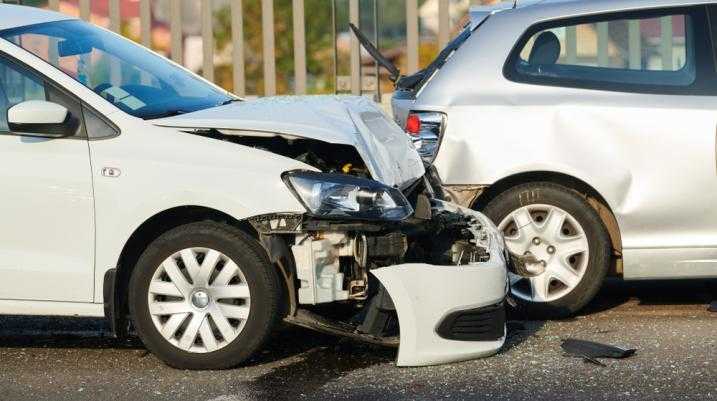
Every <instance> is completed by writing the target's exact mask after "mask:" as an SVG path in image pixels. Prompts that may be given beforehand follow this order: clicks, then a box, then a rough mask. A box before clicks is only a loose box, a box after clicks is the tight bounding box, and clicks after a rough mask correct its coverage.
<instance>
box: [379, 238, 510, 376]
mask: <svg viewBox="0 0 717 401" xmlns="http://www.w3.org/2000/svg"><path fill="white" fill-rule="evenodd" d="M372 273H373V274H374V275H375V276H376V277H377V278H378V279H379V281H381V284H383V286H384V287H385V288H386V290H387V291H388V293H389V295H390V296H391V299H392V300H393V303H394V305H395V307H396V312H397V313H398V322H399V326H400V330H401V334H400V345H399V351H398V360H397V365H398V366H426V365H437V364H443V363H450V362H459V361H465V360H470V359H476V358H482V357H486V356H490V355H493V354H495V353H496V352H498V350H499V349H500V348H501V347H502V346H503V344H504V343H505V336H506V331H505V311H504V309H503V301H504V300H505V297H506V295H507V293H508V284H507V270H506V262H505V258H504V256H503V253H502V252H500V250H499V249H498V247H496V248H495V249H494V250H493V251H492V252H491V260H490V261H489V262H486V263H476V264H471V265H464V266H433V265H428V264H405V265H397V266H389V267H385V268H381V269H376V270H373V271H372Z"/></svg>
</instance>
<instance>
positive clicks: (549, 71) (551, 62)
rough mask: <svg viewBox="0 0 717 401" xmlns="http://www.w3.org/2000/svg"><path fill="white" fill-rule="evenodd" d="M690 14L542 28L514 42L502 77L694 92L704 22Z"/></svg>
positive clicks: (595, 20)
mask: <svg viewBox="0 0 717 401" xmlns="http://www.w3.org/2000/svg"><path fill="white" fill-rule="evenodd" d="M693 11H694V10H689V9H688V10H685V9H680V10H677V11H673V12H670V11H665V12H663V13H659V12H655V11H650V12H649V13H648V12H646V13H644V14H640V13H631V14H629V15H626V14H614V15H608V16H599V17H592V18H590V19H589V20H582V21H580V20H575V19H573V20H566V21H564V22H553V23H549V24H541V25H538V26H536V27H533V28H531V29H530V30H529V31H528V33H527V34H526V35H525V37H524V38H523V39H522V40H521V42H519V44H518V47H517V48H516V50H515V51H514V54H513V55H512V57H511V59H510V60H509V62H508V64H507V65H506V73H507V75H508V78H511V79H513V80H517V81H521V82H529V83H536V84H547V85H556V86H569V87H585V88H595V89H612V90H621V91H638V92H640V91H643V90H644V91H649V92H651V91H660V90H661V88H662V89H664V90H665V91H670V88H672V89H679V88H682V89H684V88H687V87H693V86H695V83H696V81H697V78H698V66H699V62H700V59H699V57H698V49H702V47H699V46H697V44H696V40H697V38H698V37H700V35H699V34H698V33H700V32H701V29H703V27H702V25H701V24H702V23H703V16H702V17H701V16H700V13H695V12H693ZM695 14H697V15H695Z"/></svg>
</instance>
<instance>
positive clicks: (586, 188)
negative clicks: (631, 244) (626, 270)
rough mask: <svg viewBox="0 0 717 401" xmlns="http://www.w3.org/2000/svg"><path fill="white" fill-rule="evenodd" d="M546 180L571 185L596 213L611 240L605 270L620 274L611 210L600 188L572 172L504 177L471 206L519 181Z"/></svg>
mask: <svg viewBox="0 0 717 401" xmlns="http://www.w3.org/2000/svg"><path fill="white" fill-rule="evenodd" d="M538 182H550V183H553V184H558V185H561V186H563V187H566V188H568V189H571V190H573V191H575V192H577V193H578V194H580V195H581V196H583V197H584V198H585V199H586V200H587V202H588V203H589V204H590V206H592V207H593V209H595V211H596V212H597V213H598V215H599V216H600V219H601V220H602V222H603V224H604V226H605V228H606V229H607V232H608V235H609V236H610V243H611V244H612V254H613V260H614V261H613V263H612V267H611V269H610V272H609V274H611V275H622V234H621V231H620V226H619V224H618V221H617V218H616V217H615V213H614V212H613V210H612V208H611V207H610V204H609V203H608V201H607V200H606V199H605V197H603V196H602V194H600V192H599V191H598V190H597V189H595V188H594V187H593V186H592V185H590V184H588V183H587V182H585V181H583V180H581V179H579V178H577V177H574V176H572V175H568V174H564V173H558V172H554V171H531V172H523V173H518V174H514V175H511V176H508V177H504V178H502V179H500V180H498V181H496V182H495V183H494V184H492V185H490V186H488V187H486V188H485V190H484V191H483V192H482V193H481V194H480V195H479V196H478V197H477V198H476V200H475V201H474V202H473V204H472V205H471V207H472V208H473V209H476V210H481V209H483V208H484V207H485V206H486V205H487V204H488V203H490V202H491V201H492V200H493V199H495V198H496V197H497V196H498V195H500V194H501V193H503V192H505V191H507V190H508V189H510V188H513V187H515V186H517V185H521V184H529V183H538Z"/></svg>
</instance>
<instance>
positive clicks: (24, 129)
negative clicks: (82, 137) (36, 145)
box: [7, 100, 77, 138]
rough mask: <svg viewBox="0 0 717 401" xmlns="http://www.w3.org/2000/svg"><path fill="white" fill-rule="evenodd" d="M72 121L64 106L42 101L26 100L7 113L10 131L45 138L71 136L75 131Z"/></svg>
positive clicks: (75, 127) (74, 123) (74, 122)
mask: <svg viewBox="0 0 717 401" xmlns="http://www.w3.org/2000/svg"><path fill="white" fill-rule="evenodd" d="M73 120H75V119H73V118H72V115H71V113H70V112H69V111H68V110H67V108H66V107H65V106H62V105H59V104H57V103H52V102H46V101H44V100H28V101H25V102H22V103H18V104H16V105H14V106H12V107H10V108H9V109H8V111H7V121H8V128H10V131H12V132H17V133H22V134H27V135H32V136H39V137H46V138H62V137H66V136H71V135H73V134H74V133H75V131H76V129H77V121H73Z"/></svg>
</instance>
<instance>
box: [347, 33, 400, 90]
mask: <svg viewBox="0 0 717 401" xmlns="http://www.w3.org/2000/svg"><path fill="white" fill-rule="evenodd" d="M349 28H351V31H353V33H354V35H356V39H358V41H359V43H361V46H363V48H364V49H366V51H367V52H368V54H370V55H371V57H373V59H374V60H376V62H377V63H378V64H379V65H380V66H381V67H383V68H385V69H386V70H388V74H389V76H388V79H389V80H391V82H393V83H396V82H397V81H398V80H399V79H400V78H401V71H399V69H398V67H396V66H395V65H394V64H393V63H392V62H390V61H389V60H388V59H387V58H386V57H384V56H383V54H381V52H380V51H379V50H378V49H377V48H376V46H374V45H373V43H371V41H370V40H368V38H367V37H366V36H364V34H363V33H362V32H361V31H360V30H359V29H358V28H357V27H356V25H354V24H351V23H349Z"/></svg>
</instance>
